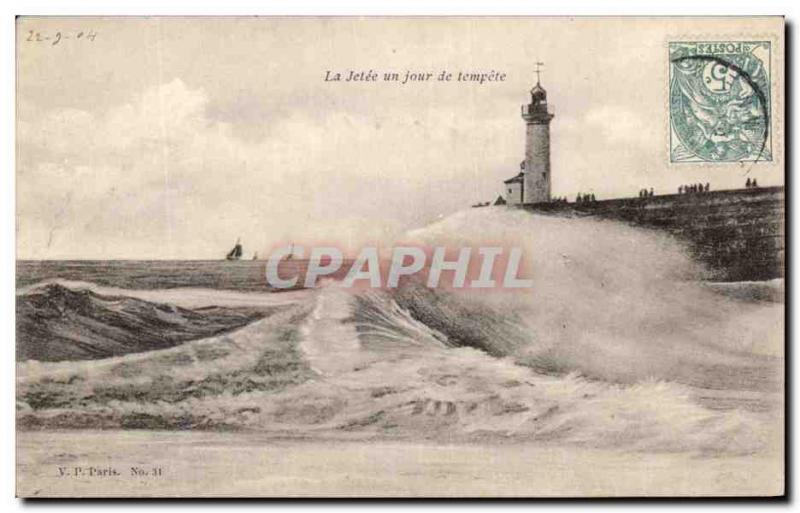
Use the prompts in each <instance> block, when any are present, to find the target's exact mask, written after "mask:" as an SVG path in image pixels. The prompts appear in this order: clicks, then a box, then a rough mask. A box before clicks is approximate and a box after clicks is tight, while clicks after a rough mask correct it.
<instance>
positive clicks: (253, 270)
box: [17, 260, 269, 291]
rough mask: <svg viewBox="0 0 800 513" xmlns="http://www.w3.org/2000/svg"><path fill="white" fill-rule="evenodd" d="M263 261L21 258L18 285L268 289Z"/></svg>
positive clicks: (18, 263) (18, 262)
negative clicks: (54, 283)
mask: <svg viewBox="0 0 800 513" xmlns="http://www.w3.org/2000/svg"><path fill="white" fill-rule="evenodd" d="M265 264H266V262H264V261H263V260H257V261H253V260H239V261H231V262H229V261H226V260H39V261H32V260H18V261H17V288H22V287H26V286H29V285H32V284H35V283H40V282H43V281H47V280H54V279H60V280H70V281H81V282H91V283H95V284H97V285H105V286H109V287H119V288H127V289H145V290H150V289H166V288H174V287H193V288H208V289H221V290H251V291H258V290H268V289H269V287H268V286H267V281H266V278H265Z"/></svg>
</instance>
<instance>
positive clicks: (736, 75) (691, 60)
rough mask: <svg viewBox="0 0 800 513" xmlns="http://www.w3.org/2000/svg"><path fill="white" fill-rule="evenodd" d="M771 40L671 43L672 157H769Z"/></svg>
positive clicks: (738, 159)
mask: <svg viewBox="0 0 800 513" xmlns="http://www.w3.org/2000/svg"><path fill="white" fill-rule="evenodd" d="M770 52H771V45H770V42H769V41H702V42H700V41H695V42H689V41H681V42H671V43H669V61H670V65H669V118H670V138H669V142H670V162H674V163H681V162H755V161H771V160H772V139H771V133H770V112H771V110H770V109H771V105H770V76H771V73H770V72H771V69H770Z"/></svg>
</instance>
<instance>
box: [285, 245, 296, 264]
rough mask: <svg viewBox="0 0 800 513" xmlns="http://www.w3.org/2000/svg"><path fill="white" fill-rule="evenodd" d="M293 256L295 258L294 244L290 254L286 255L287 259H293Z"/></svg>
mask: <svg viewBox="0 0 800 513" xmlns="http://www.w3.org/2000/svg"><path fill="white" fill-rule="evenodd" d="M292 258H294V244H292V245H291V247H290V248H289V256H287V257H286V260H291V259H292Z"/></svg>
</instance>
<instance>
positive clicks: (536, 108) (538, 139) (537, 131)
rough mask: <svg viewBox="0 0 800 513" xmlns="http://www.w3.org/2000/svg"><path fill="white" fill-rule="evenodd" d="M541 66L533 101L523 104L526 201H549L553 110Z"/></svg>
mask: <svg viewBox="0 0 800 513" xmlns="http://www.w3.org/2000/svg"><path fill="white" fill-rule="evenodd" d="M540 66H542V63H541V62H537V63H536V85H535V86H533V89H531V103H529V104H528V105H523V106H522V119H523V120H525V161H524V162H525V170H524V183H523V188H522V202H523V203H542V202H546V201H550V121H551V120H552V119H553V117H554V114H552V113H551V112H549V110H548V108H547V91H545V90H544V88H543V87H542V84H541V82H540V76H539V73H540V69H539V67H540Z"/></svg>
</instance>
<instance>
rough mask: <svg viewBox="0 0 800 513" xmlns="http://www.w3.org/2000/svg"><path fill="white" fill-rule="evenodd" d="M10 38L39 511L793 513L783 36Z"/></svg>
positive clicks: (254, 23)
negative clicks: (443, 500)
mask: <svg viewBox="0 0 800 513" xmlns="http://www.w3.org/2000/svg"><path fill="white" fill-rule="evenodd" d="M16 30H17V34H16V37H17V39H16V49H17V54H16V56H17V68H16V69H17V77H16V84H17V85H16V115H17V118H16V141H17V146H16V149H17V153H16V161H17V168H16V231H17V232H16V251H17V253H16V255H17V260H16V341H15V343H16V391H15V394H16V437H17V440H16V444H17V454H16V479H17V481H16V489H17V495H18V496H20V497H25V498H31V497H70V498H83V497H135V498H145V497H347V498H358V497H361V498H366V497H397V498H417V497H428V498H430V497H448V498H466V497H485V498H497V497H528V498H547V497H582V498H586V497H741V496H745V497H775V496H782V495H783V494H784V493H785V469H784V458H785V450H786V446H785V433H784V425H785V424H784V423H785V415H786V414H785V365H786V362H785V360H784V351H785V304H784V303H785V299H784V286H785V284H784V277H785V275H786V262H785V254H786V253H785V246H786V233H785V222H784V217H785V212H786V207H785V201H786V198H785V189H784V176H785V172H784V168H785V161H786V157H785V139H784V134H785V130H786V127H785V121H784V109H785V91H784V88H785V71H784V54H785V49H784V41H785V37H784V31H785V28H784V20H783V18H781V17H702V18H700V17H683V18H660V17H629V18H614V17H604V18H599V17H598V18H593V17H577V18H570V17H553V18H538V17H258V16H256V17H181V16H174V17H47V16H22V17H19V18H18V19H17V26H16Z"/></svg>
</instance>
